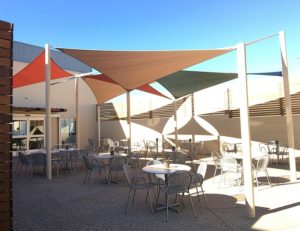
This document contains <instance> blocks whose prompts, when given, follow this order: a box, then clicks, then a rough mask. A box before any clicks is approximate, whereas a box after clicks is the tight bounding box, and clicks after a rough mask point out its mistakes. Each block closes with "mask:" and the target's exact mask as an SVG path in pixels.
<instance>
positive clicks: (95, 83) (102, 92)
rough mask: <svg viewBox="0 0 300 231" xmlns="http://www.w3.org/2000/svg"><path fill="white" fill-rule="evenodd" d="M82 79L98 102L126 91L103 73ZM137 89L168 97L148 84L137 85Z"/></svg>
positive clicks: (100, 102) (103, 101)
mask: <svg viewBox="0 0 300 231" xmlns="http://www.w3.org/2000/svg"><path fill="white" fill-rule="evenodd" d="M83 80H84V81H85V83H86V84H87V85H88V86H89V87H90V89H91V90H92V92H93V93H94V95H95V97H96V99H97V102H98V104H102V103H105V102H106V101H108V100H110V99H112V98H114V97H116V96H119V95H122V94H124V93H126V89H124V88H122V87H121V86H120V85H118V84H117V83H116V82H115V81H114V80H112V79H110V78H109V77H107V76H106V75H104V74H100V75H90V76H85V77H83ZM137 89H138V90H141V91H144V92H147V93H150V94H154V95H158V96H161V97H165V98H168V97H166V96H165V95H163V94H162V93H160V92H159V91H157V90H156V89H154V88H153V87H151V86H150V85H148V84H146V85H144V86H141V87H138V88H137Z"/></svg>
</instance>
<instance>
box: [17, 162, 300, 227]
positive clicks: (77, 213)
mask: <svg viewBox="0 0 300 231" xmlns="http://www.w3.org/2000/svg"><path fill="white" fill-rule="evenodd" d="M204 161H207V162H208V164H209V165H208V166H209V167H208V172H207V176H206V180H205V182H204V190H205V191H206V197H207V200H208V206H209V209H206V208H205V207H204V206H203V205H201V204H199V202H198V200H197V198H196V197H193V202H194V206H195V208H196V213H197V218H194V216H193V212H192V209H191V206H190V203H188V198H186V199H185V200H186V203H185V208H184V209H183V211H182V212H180V213H176V212H173V211H169V222H166V221H165V211H160V212H154V213H153V214H152V213H151V211H150V208H149V207H148V205H147V204H145V203H144V195H145V194H144V192H137V195H136V198H135V203H134V205H133V206H129V210H128V213H127V214H126V213H124V208H125V203H126V199H127V196H128V190H129V189H128V186H127V183H126V182H125V178H124V176H123V174H121V175H120V177H121V179H123V180H122V181H121V182H120V183H118V184H111V186H110V188H108V187H107V185H105V184H101V180H103V179H104V178H105V175H104V173H102V174H101V176H100V177H99V176H98V174H97V173H95V175H94V181H93V183H87V184H83V179H84V168H82V169H76V170H75V171H73V172H72V173H70V172H69V171H66V172H63V171H62V173H61V174H60V177H59V178H55V177H54V178H53V180H47V179H46V177H44V176H39V175H34V176H33V178H32V179H31V178H30V177H25V176H24V175H20V176H14V178H13V211H14V214H13V229H14V230H298V229H299V227H300V221H299V219H298V216H297V214H299V213H300V194H299V193H298V192H299V191H300V181H299V179H298V181H297V182H295V183H289V181H288V176H289V171H288V170H285V169H280V168H277V166H276V165H274V168H269V169H268V171H269V174H270V177H271V180H272V183H273V184H272V187H270V186H268V185H262V186H259V190H257V188H255V201H256V219H249V218H247V215H246V210H245V206H244V195H243V189H242V188H241V190H240V189H239V188H238V187H237V186H235V187H233V186H230V187H228V186H221V187H219V183H218V182H219V177H220V176H218V177H216V179H215V181H214V182H213V178H212V176H213V173H214V166H213V165H212V163H211V161H210V158H206V159H204ZM281 167H282V166H281ZM297 168H298V174H299V161H298V163H297ZM261 180H262V181H264V180H265V179H264V178H261ZM202 199H203V198H202Z"/></svg>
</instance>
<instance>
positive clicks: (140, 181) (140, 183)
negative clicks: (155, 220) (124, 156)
mask: <svg viewBox="0 0 300 231" xmlns="http://www.w3.org/2000/svg"><path fill="white" fill-rule="evenodd" d="M123 170H124V173H125V176H126V180H127V183H128V186H129V193H128V198H127V202H126V206H125V213H127V211H128V203H129V201H130V196H131V193H132V191H133V197H132V204H133V203H134V198H135V193H136V191H137V190H146V198H145V202H147V199H148V198H149V203H150V208H151V212H152V213H153V208H152V201H151V195H150V188H151V187H153V185H152V183H151V182H149V181H148V182H147V181H146V178H145V177H143V176H142V175H135V173H134V171H133V170H132V168H131V167H130V166H129V165H128V164H124V165H123Z"/></svg>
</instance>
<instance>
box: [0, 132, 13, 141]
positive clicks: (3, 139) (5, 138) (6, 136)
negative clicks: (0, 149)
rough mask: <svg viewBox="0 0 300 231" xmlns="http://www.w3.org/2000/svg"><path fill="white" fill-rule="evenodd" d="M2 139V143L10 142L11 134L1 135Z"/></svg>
mask: <svg viewBox="0 0 300 231" xmlns="http://www.w3.org/2000/svg"><path fill="white" fill-rule="evenodd" d="M0 139H1V141H2V142H8V141H10V140H11V134H9V133H8V134H5V133H0Z"/></svg>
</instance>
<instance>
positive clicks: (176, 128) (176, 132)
mask: <svg viewBox="0 0 300 231" xmlns="http://www.w3.org/2000/svg"><path fill="white" fill-rule="evenodd" d="M174 122H175V124H174V126H175V127H174V130H175V144H176V149H178V127H177V126H178V125H177V109H176V99H175V100H174Z"/></svg>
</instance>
